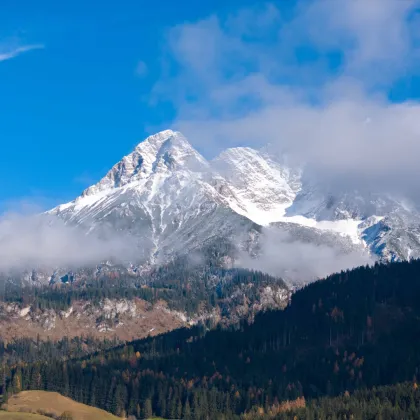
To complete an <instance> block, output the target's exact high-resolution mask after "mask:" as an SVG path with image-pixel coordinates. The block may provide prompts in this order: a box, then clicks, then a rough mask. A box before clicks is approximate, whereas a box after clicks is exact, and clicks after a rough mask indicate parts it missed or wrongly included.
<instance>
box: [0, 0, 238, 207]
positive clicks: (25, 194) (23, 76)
mask: <svg viewBox="0 0 420 420" xmlns="http://www.w3.org/2000/svg"><path fill="white" fill-rule="evenodd" d="M193 3H194V2H184V5H182V2H181V4H179V3H178V2H171V1H164V2H149V1H124V2H111V1H109V2H106V1H105V2H102V1H101V2H99V1H91V2H85V1H72V2H56V1H41V2H33V1H31V0H27V1H20V0H18V1H14V0H13V1H8V0H5V1H3V2H2V7H1V13H0V28H1V29H0V57H1V54H2V53H9V52H13V51H15V50H16V49H17V48H21V47H24V46H32V45H33V46H38V47H40V46H43V48H42V49H41V48H39V49H34V50H33V51H27V52H22V53H21V54H19V55H17V56H16V57H14V58H11V59H8V60H4V61H1V62H0V87H1V93H0V121H1V138H2V141H1V154H0V178H1V179H2V180H3V181H2V186H1V188H0V200H1V201H3V206H5V205H10V203H5V201H6V202H7V201H12V202H14V201H18V202H19V201H21V200H22V199H23V200H28V201H32V200H36V201H40V204H41V205H47V206H48V205H49V204H54V203H55V202H56V201H60V200H65V199H71V198H73V197H74V196H75V195H77V194H79V193H80V191H81V190H82V189H83V188H84V187H85V186H87V185H88V184H89V183H91V182H93V181H94V180H96V179H97V178H98V177H100V176H101V175H103V173H104V171H106V170H107V169H108V168H109V167H110V166H111V165H112V164H114V163H115V162H116V161H117V160H118V159H119V158H120V157H121V156H122V155H124V154H126V153H128V152H129V151H130V150H131V148H132V147H133V146H135V144H137V143H138V142H139V141H140V140H141V139H142V138H144V136H145V135H147V134H149V133H152V132H153V131H154V129H159V128H162V127H165V126H166V125H167V124H168V123H170V121H171V120H172V118H173V111H172V107H171V106H168V105H165V104H164V103H161V104H159V106H153V105H151V104H150V103H149V101H148V99H147V97H148V96H149V94H150V91H151V89H152V88H153V85H154V83H155V82H156V80H157V78H158V77H159V73H160V71H161V59H162V55H161V54H162V50H163V49H164V44H165V36H166V33H167V31H168V30H169V28H170V27H171V26H174V25H176V24H178V23H183V22H184V21H185V20H192V21H194V20H197V19H201V18H203V17H206V16H207V15H208V14H210V13H212V12H213V11H214V10H218V11H220V12H221V13H226V12H227V11H228V10H229V9H231V8H235V7H236V6H235V4H234V3H233V2H229V1H228V2H226V1H211V2H210V1H208V2H200V5H199V6H198V4H197V6H194V5H193ZM241 4H243V2H241ZM140 62H141V63H147V64H146V65H143V64H140V65H139V63H140ZM138 67H140V70H141V74H138V72H137V71H136V70H137V69H138ZM145 67H146V68H145ZM43 201H45V204H44V203H42V202H43ZM12 204H13V203H12Z"/></svg>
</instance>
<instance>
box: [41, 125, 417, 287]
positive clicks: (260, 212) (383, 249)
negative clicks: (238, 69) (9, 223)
mask: <svg viewBox="0 0 420 420" xmlns="http://www.w3.org/2000/svg"><path fill="white" fill-rule="evenodd" d="M47 214H48V215H49V216H50V217H51V216H53V217H58V218H60V219H61V220H63V221H64V223H66V224H67V225H70V226H78V227H79V228H81V229H82V230H83V231H84V232H86V233H87V234H89V235H97V236H98V237H114V236H118V235H120V236H121V235H122V236H123V237H124V238H129V240H130V241H132V244H133V249H135V252H134V253H133V255H130V256H127V259H129V262H130V263H131V264H134V265H135V266H136V267H140V268H141V267H146V266H153V265H155V264H159V263H165V262H168V261H171V260H172V259H173V258H175V257H176V256H179V255H190V256H191V255H193V254H194V253H196V254H197V255H199V253H200V252H201V249H202V248H203V247H206V246H217V244H219V243H226V242H227V243H230V244H232V245H233V246H234V248H235V250H236V251H235V252H236V254H235V253H233V254H231V255H228V257H229V258H228V259H227V260H226V263H228V264H232V263H233V260H234V259H237V258H238V253H239V254H240V255H242V260H243V259H244V255H245V256H246V255H249V256H251V257H252V258H257V259H258V256H260V255H261V252H262V250H263V249H264V248H267V246H270V244H268V245H267V244H266V243H265V242H264V241H266V238H267V237H268V236H267V235H266V234H265V233H266V231H267V229H268V230H270V232H271V233H270V235H271V236H272V235H273V232H274V235H277V234H278V235H280V236H281V237H287V241H286V242H287V243H290V242H292V243H298V244H300V243H303V244H314V245H315V246H317V247H319V246H321V247H325V248H328V249H334V252H336V253H337V255H346V254H349V253H356V254H358V255H361V256H364V258H365V261H366V255H367V254H370V255H372V256H374V257H375V258H379V259H382V260H403V259H408V258H415V257H420V214H419V213H418V212H417V210H415V209H411V208H408V207H407V206H406V205H405V204H404V203H403V202H402V201H398V200H397V199H395V198H390V197H387V196H383V195H375V194H374V193H369V194H360V193H359V192H357V191H350V192H346V191H343V192H340V193H339V194H337V193H332V192H331V191H329V190H328V188H327V187H326V186H325V185H321V184H320V183H317V181H316V179H315V178H313V177H309V179H308V175H307V173H306V172H305V170H304V168H303V169H302V168H293V167H291V166H290V165H289V164H288V163H287V160H286V159H285V158H282V157H279V156H275V155H274V154H272V153H270V152H269V148H265V149H262V150H254V149H251V148H248V147H236V148H230V149H227V150H225V151H223V152H222V153H221V154H220V155H219V156H218V157H217V158H215V159H213V160H212V161H207V160H206V159H205V158H204V157H203V156H201V155H200V154H199V153H198V152H197V151H196V150H195V149H194V148H193V147H192V146H191V144H190V143H189V142H188V141H187V139H186V138H185V137H184V136H183V135H182V134H181V133H179V132H174V131H172V130H165V131H162V132H160V133H157V134H155V135H153V136H150V137H148V138H147V139H146V140H144V141H142V142H141V143H140V144H139V145H138V146H137V147H136V148H135V149H134V151H133V152H132V153H130V154H129V155H127V156H125V157H123V159H122V160H121V161H119V162H118V163H117V164H115V165H114V166H113V167H112V168H111V170H110V171H109V172H108V173H107V174H106V175H105V177H104V178H103V179H101V180H100V181H99V182H98V183H97V184H95V185H92V186H91V187H89V188H87V189H86V190H85V191H84V192H83V193H82V194H81V196H79V197H77V198H76V199H75V200H73V201H71V202H70V203H67V204H62V205H59V206H58V207H56V208H54V209H52V210H51V211H49V212H48V213H47ZM110 257H111V256H110ZM246 258H248V257H245V259H246ZM359 261H363V260H362V259H360V260H359ZM339 268H341V267H339ZM305 280H309V279H305Z"/></svg>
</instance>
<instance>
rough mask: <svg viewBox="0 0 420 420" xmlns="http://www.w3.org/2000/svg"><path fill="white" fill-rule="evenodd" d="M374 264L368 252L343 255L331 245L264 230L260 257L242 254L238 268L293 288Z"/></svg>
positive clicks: (267, 229) (273, 230)
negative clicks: (282, 279)
mask: <svg viewBox="0 0 420 420" xmlns="http://www.w3.org/2000/svg"><path fill="white" fill-rule="evenodd" d="M372 262H373V260H372V258H371V257H370V256H369V255H368V254H367V253H366V254H364V253H361V252H357V251H352V252H347V253H343V252H340V251H339V250H337V249H336V248H333V247H332V246H328V245H315V244H313V243H306V242H303V241H300V240H298V239H296V238H293V237H291V236H290V235H289V234H287V233H282V232H279V231H278V230H277V229H276V228H264V229H263V236H262V237H261V255H260V256H259V257H258V258H250V257H249V255H247V254H242V255H241V258H240V259H239V261H238V266H240V267H243V268H248V269H252V270H260V271H263V272H266V273H269V274H271V275H273V276H280V277H283V278H284V279H285V280H286V281H288V282H289V283H290V284H293V285H302V284H304V283H309V282H312V281H315V280H317V279H320V278H324V277H326V276H327V275H329V274H331V273H335V272H339V271H341V270H346V269H352V268H354V267H358V266H361V265H366V264H372Z"/></svg>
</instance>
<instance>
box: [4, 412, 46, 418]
mask: <svg viewBox="0 0 420 420" xmlns="http://www.w3.org/2000/svg"><path fill="white" fill-rule="evenodd" d="M0 419H1V420H50V418H49V417H45V416H41V415H39V414H30V413H10V412H6V411H0Z"/></svg>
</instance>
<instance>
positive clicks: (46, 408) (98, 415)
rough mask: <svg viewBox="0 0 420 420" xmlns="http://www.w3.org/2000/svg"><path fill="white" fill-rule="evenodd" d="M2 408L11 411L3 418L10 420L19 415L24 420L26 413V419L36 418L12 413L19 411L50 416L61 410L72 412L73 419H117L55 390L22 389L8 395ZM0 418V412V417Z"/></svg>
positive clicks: (58, 414) (58, 413) (59, 413)
mask: <svg viewBox="0 0 420 420" xmlns="http://www.w3.org/2000/svg"><path fill="white" fill-rule="evenodd" d="M4 408H6V409H7V411H9V412H11V413H10V414H7V415H9V416H10V417H4V418H10V419H11V420H12V419H16V420H20V418H19V415H20V416H23V417H21V419H22V420H26V417H24V416H26V415H27V416H28V418H27V420H31V419H32V417H34V420H38V419H37V416H35V415H34V416H30V415H29V414H12V413H14V412H19V411H25V412H28V413H46V414H47V413H48V416H49V417H50V418H51V415H55V416H57V417H58V416H60V415H61V414H62V413H63V412H66V411H67V412H69V413H71V414H72V416H73V420H117V417H115V416H113V415H112V414H110V413H107V412H106V411H103V410H100V409H98V408H95V407H89V406H87V405H84V404H80V403H78V402H76V401H73V400H71V399H70V398H66V397H63V396H62V395H60V394H58V393H56V392H45V391H23V392H20V393H19V394H16V395H13V396H12V397H10V398H9V400H8V401H7V404H6V405H5V407H4ZM13 416H14V417H13ZM1 418H2V417H1V412H0V419H1ZM41 418H42V419H44V418H45V417H43V416H42V417H41V416H40V417H39V420H41Z"/></svg>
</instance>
